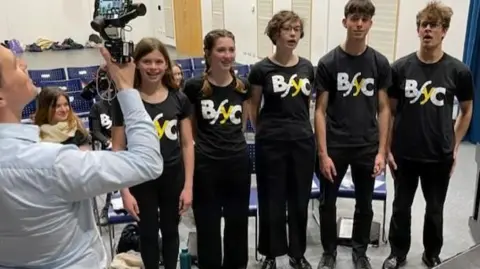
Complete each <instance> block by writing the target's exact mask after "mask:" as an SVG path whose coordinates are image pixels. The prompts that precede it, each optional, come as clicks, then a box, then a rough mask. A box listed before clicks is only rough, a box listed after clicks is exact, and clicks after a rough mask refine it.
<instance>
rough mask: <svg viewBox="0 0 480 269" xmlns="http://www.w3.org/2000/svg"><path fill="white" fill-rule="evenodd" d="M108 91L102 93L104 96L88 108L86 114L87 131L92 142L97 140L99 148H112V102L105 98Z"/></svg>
mask: <svg viewBox="0 0 480 269" xmlns="http://www.w3.org/2000/svg"><path fill="white" fill-rule="evenodd" d="M109 92H110V91H106V92H105V93H104V96H103V97H105V98H102V99H101V100H99V101H98V102H96V103H95V104H93V106H92V108H91V109H90V114H89V115H88V124H89V129H90V130H89V131H90V135H91V137H92V144H95V142H97V141H98V142H99V143H100V144H101V149H102V150H105V149H111V148H112V134H111V129H112V109H111V108H112V104H111V101H110V100H108V98H106V97H107V96H108V94H109Z"/></svg>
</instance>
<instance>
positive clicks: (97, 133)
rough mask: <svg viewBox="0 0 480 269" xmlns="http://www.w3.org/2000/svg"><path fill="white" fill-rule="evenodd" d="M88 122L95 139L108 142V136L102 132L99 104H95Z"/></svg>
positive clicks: (104, 143) (103, 142) (104, 142)
mask: <svg viewBox="0 0 480 269" xmlns="http://www.w3.org/2000/svg"><path fill="white" fill-rule="evenodd" d="M88 118H89V119H88V124H89V127H90V133H91V135H92V138H93V140H97V141H100V143H102V144H103V145H106V144H107V143H108V138H107V137H106V136H105V135H103V133H102V124H101V120H100V114H99V113H98V104H94V105H93V106H92V108H91V109H90V114H89V116H88Z"/></svg>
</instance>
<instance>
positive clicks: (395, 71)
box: [387, 62, 402, 100]
mask: <svg viewBox="0 0 480 269" xmlns="http://www.w3.org/2000/svg"><path fill="white" fill-rule="evenodd" d="M391 72H392V84H391V85H390V87H388V90H387V93H388V97H390V98H393V99H397V100H398V99H400V98H401V96H402V90H401V89H400V85H401V83H402V81H401V75H400V66H399V63H398V62H395V63H393V65H392V68H391Z"/></svg>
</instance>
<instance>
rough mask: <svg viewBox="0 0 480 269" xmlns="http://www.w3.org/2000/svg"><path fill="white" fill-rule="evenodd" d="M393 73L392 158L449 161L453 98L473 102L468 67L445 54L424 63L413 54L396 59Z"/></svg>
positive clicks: (450, 155)
mask: <svg viewBox="0 0 480 269" xmlns="http://www.w3.org/2000/svg"><path fill="white" fill-rule="evenodd" d="M392 70H393V81H394V83H393V86H392V87H390V89H389V91H388V93H389V96H390V98H395V99H397V100H398V106H397V113H396V115H395V122H394V130H393V140H392V152H393V154H394V156H395V157H396V158H404V159H409V160H414V161H423V162H439V161H446V160H449V159H450V158H452V157H453V149H454V146H455V145H454V144H455V133H454V125H453V120H452V113H453V103H454V97H457V99H458V101H459V102H464V101H470V100H473V92H474V88H473V78H472V74H471V72H470V70H469V68H468V67H467V66H466V65H465V64H463V63H462V62H460V61H459V60H457V59H455V58H453V57H452V56H450V55H448V54H444V56H443V57H442V59H441V60H440V61H438V62H436V63H433V64H426V63H423V62H421V61H420V60H419V59H418V57H417V54H416V53H412V54H409V55H407V56H405V57H403V58H401V59H398V60H397V61H396V62H395V63H394V64H393V66H392Z"/></svg>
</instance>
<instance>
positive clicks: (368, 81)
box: [337, 72, 375, 97]
mask: <svg viewBox="0 0 480 269" xmlns="http://www.w3.org/2000/svg"><path fill="white" fill-rule="evenodd" d="M361 76H362V73H361V72H358V73H356V74H355V75H354V76H353V78H352V80H350V76H349V75H348V74H347V73H345V72H340V73H337V90H338V91H340V92H344V93H343V97H347V96H349V95H350V94H351V93H352V91H353V94H352V95H353V96H358V95H359V94H360V92H361V93H363V95H365V96H373V94H374V93H375V90H374V85H375V79H373V78H361ZM369 85H371V86H372V87H371V88H370V89H369V87H368V86H369ZM354 90H355V91H354Z"/></svg>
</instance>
